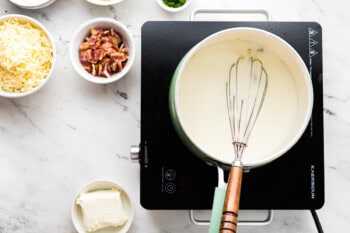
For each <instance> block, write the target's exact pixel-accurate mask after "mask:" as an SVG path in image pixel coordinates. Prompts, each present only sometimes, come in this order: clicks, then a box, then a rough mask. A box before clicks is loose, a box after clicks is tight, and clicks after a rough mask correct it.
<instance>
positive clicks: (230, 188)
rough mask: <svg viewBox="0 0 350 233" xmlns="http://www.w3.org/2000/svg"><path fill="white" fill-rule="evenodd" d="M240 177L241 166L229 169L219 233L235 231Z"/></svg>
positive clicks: (241, 172)
mask: <svg viewBox="0 0 350 233" xmlns="http://www.w3.org/2000/svg"><path fill="white" fill-rule="evenodd" d="M242 176H243V168H242V167H241V166H232V167H231V169H230V174H229V177H228V182H227V190H226V196H225V202H224V207H223V210H222V217H221V224H220V233H232V232H236V231H237V222H238V210H239V202H240V197H241V186H242Z"/></svg>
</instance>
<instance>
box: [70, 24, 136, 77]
mask: <svg viewBox="0 0 350 233" xmlns="http://www.w3.org/2000/svg"><path fill="white" fill-rule="evenodd" d="M92 28H103V29H109V28H113V29H114V31H115V32H117V33H119V35H120V36H121V38H122V40H123V43H124V45H125V47H126V48H128V50H129V51H128V52H129V59H128V61H127V62H126V64H125V66H124V68H123V69H122V71H120V72H118V73H115V74H113V75H111V77H109V78H104V77H98V76H94V75H92V74H90V73H89V72H88V71H86V70H85V69H84V67H83V66H82V64H81V62H80V58H79V47H80V44H81V43H82V42H83V41H84V39H85V37H86V36H87V35H88V34H89V31H90V29H92ZM69 50H70V59H71V62H72V65H73V67H74V68H75V70H76V71H77V73H78V74H79V75H80V76H81V77H83V78H84V79H85V80H88V81H90V82H92V83H97V84H107V83H112V82H115V81H117V80H119V79H121V78H123V77H124V76H125V75H126V74H127V73H128V72H129V71H130V69H131V67H132V65H133V63H134V60H135V43H134V38H133V36H132V34H131V32H130V31H129V29H128V28H127V27H126V26H124V25H123V24H122V23H120V22H118V21H116V20H114V19H110V18H94V19H91V20H88V21H87V22H85V23H83V24H82V25H81V26H80V27H79V28H78V29H77V31H76V32H75V33H74V35H73V38H72V40H71V42H70V49H69Z"/></svg>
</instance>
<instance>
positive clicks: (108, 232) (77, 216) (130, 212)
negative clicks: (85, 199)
mask: <svg viewBox="0 0 350 233" xmlns="http://www.w3.org/2000/svg"><path fill="white" fill-rule="evenodd" d="M108 189H117V190H119V191H120V195H121V200H122V203H123V208H124V211H125V213H126V215H127V217H128V221H127V222H126V223H125V224H124V225H122V226H119V227H106V228H102V229H100V230H98V231H96V233H97V232H98V233H126V232H127V231H128V230H129V228H130V226H131V224H132V221H133V218H134V208H133V203H132V200H131V198H130V196H129V195H128V193H127V192H126V191H125V190H124V189H123V188H122V187H120V186H119V185H117V184H115V183H113V182H110V181H95V182H93V183H90V184H88V185H86V186H85V187H84V188H82V189H81V191H80V192H79V194H78V195H77V196H76V198H75V199H74V202H73V205H72V210H71V217H72V222H73V225H74V227H75V229H76V230H77V231H78V233H88V232H87V231H86V230H85V228H84V224H83V219H82V213H81V209H80V207H79V205H78V204H76V200H77V198H78V197H79V195H80V194H81V193H83V192H92V191H97V190H108Z"/></svg>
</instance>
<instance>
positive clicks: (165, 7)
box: [157, 0, 192, 13]
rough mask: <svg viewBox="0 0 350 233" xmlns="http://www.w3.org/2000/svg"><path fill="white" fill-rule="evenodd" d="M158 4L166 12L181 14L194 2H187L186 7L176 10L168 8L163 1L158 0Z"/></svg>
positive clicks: (190, 0)
mask: <svg viewBox="0 0 350 233" xmlns="http://www.w3.org/2000/svg"><path fill="white" fill-rule="evenodd" d="M157 2H158V4H159V6H160V7H161V8H163V9H164V10H166V11H168V12H171V13H176V12H180V11H183V10H185V9H186V8H187V7H188V6H189V5H190V3H191V2H192V0H186V2H185V4H184V5H182V6H180V7H176V8H174V7H169V6H167V5H166V4H165V3H164V1H163V0H157Z"/></svg>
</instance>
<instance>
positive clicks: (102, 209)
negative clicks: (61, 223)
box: [76, 189, 128, 232]
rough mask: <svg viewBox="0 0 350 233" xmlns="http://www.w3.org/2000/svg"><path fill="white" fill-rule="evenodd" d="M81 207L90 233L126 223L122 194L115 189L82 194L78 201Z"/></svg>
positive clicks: (84, 221)
mask: <svg viewBox="0 0 350 233" xmlns="http://www.w3.org/2000/svg"><path fill="white" fill-rule="evenodd" d="M76 203H77V204H78V205H79V206H80V207H81V210H82V215H83V223H84V226H85V228H86V230H87V231H88V232H92V231H97V230H99V229H101V228H104V227H108V226H120V225H123V224H124V223H126V221H127V220H128V217H127V216H126V214H125V211H124V208H123V203H122V200H121V197H120V192H119V191H118V190H115V189H110V190H97V191H93V192H87V193H81V194H80V195H79V197H78V198H77V200H76Z"/></svg>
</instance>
